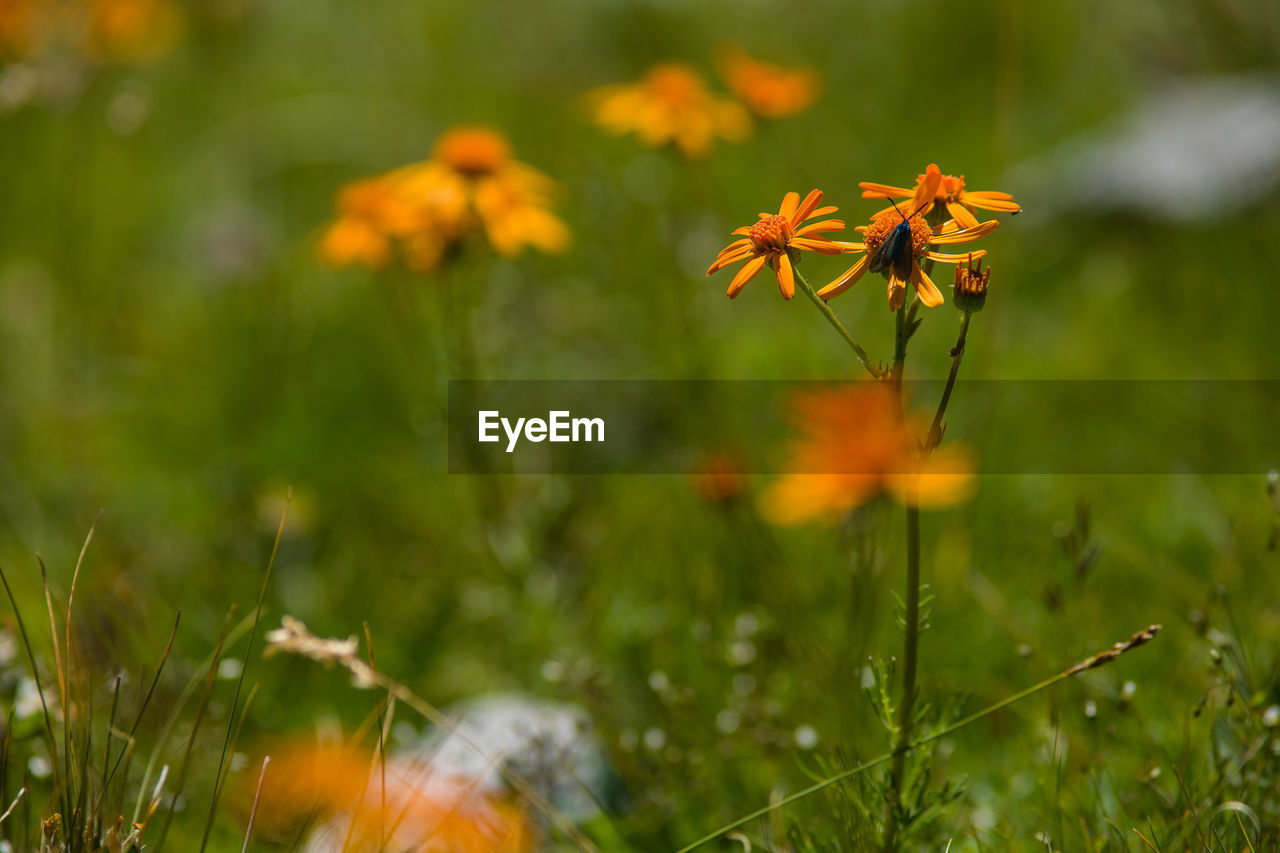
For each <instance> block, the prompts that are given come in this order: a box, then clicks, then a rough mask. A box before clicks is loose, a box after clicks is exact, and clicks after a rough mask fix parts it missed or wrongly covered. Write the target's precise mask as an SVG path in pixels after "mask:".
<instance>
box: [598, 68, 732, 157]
mask: <svg viewBox="0 0 1280 853" xmlns="http://www.w3.org/2000/svg"><path fill="white" fill-rule="evenodd" d="M588 100H589V102H590V103H591V105H592V107H593V112H594V116H595V122H596V124H597V125H599V126H600V127H601V128H603V129H604V130H605V131H606V132H608V133H612V134H615V135H618V136H621V135H623V134H626V133H634V134H636V135H637V136H639V137H640V140H641V142H643V143H644V144H645V145H649V146H652V147H655V148H656V147H659V146H662V145H666V144H672V145H674V146H675V147H676V148H678V149H679V150H680V151H681V153H683V154H684V155H685V156H687V157H701V156H703V155H705V154H706V153H707V152H709V151H710V150H711V147H712V145H713V144H715V141H716V140H717V139H725V140H729V141H736V140H740V139H743V138H745V137H746V136H747V134H748V133H750V131H751V116H750V115H749V114H748V113H747V111H746V110H745V109H744V108H743V107H742V105H741V104H736V103H734V102H733V101H730V100H727V99H724V98H718V97H716V96H715V95H713V94H711V92H710V91H708V89H707V86H706V83H705V82H704V81H703V79H702V76H701V75H699V74H698V72H697V71H695V70H694V69H692V68H690V67H689V66H687V65H683V64H680V63H676V62H668V63H663V64H661V65H656V66H654V67H653V68H651V69H649V71H648V72H647V73H646V74H645V75H644V77H642V78H641V79H640V81H639V82H638V83H632V84H626V85H617V86H604V87H602V88H599V89H596V90H595V91H593V92H591V93H590V94H589V95H588Z"/></svg>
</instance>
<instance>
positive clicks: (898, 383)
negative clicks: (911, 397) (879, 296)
mask: <svg viewBox="0 0 1280 853" xmlns="http://www.w3.org/2000/svg"><path fill="white" fill-rule="evenodd" d="M893 316H894V323H895V324H896V329H895V332H894V335H893V368H892V369H891V370H890V372H889V379H890V380H891V381H892V382H893V384H894V387H895V388H896V390H897V392H898V400H899V401H901V400H902V367H903V365H904V364H905V363H906V361H907V306H906V305H903V306H902V307H901V308H899V309H898V310H897V311H896V312H895V313H894V315H893Z"/></svg>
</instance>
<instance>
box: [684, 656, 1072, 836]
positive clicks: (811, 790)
mask: <svg viewBox="0 0 1280 853" xmlns="http://www.w3.org/2000/svg"><path fill="white" fill-rule="evenodd" d="M1082 671H1083V670H1081V669H1080V668H1079V666H1078V665H1077V666H1073V667H1071V668H1070V669H1064V670H1063V671H1062V672H1059V673H1058V674H1057V675H1054V676H1051V677H1049V678H1046V679H1045V680H1044V681H1041V682H1039V683H1038V684H1033V685H1031V686H1030V687H1028V688H1026V689H1025V690H1020V691H1018V692H1017V693H1014V694H1013V695H1012V696H1006V697H1005V698H1003V699H1001V700H1000V701H999V702H995V703H993V704H991V705H988V706H987V707H985V708H983V709H982V710H981V711H977V712H975V713H972V714H970V715H969V716H967V717H964V718H963V719H960V720H957V721H956V722H954V723H952V724H951V725H949V726H946V727H944V728H941V729H938V730H937V731H936V732H933V733H931V734H928V735H925V736H924V737H922V738H920V739H919V740H917V741H912V742H908V743H907V745H906V746H905V747H903V748H902V751H903V752H910V751H911V750H913V749H918V748H919V747H922V746H924V745H925V744H928V743H932V742H933V741H935V740H938V739H940V738H944V737H946V736H947V735H950V734H953V733H955V732H957V731H959V730H960V729H963V728H964V727H966V726H968V725H971V724H973V723H976V722H977V721H978V720H981V719H982V718H983V717H989V716H991V715H992V714H994V713H995V712H997V711H1000V710H1003V709H1004V708H1007V707H1009V706H1010V705H1012V704H1014V703H1015V702H1021V701H1022V700H1023V699H1026V698H1027V697H1029V696H1034V695H1035V694H1037V693H1039V692H1040V691H1041V690H1046V689H1048V688H1050V687H1052V686H1053V685H1055V684H1057V683H1058V682H1059V681H1063V680H1064V679H1067V678H1070V677H1071V676H1072V675H1075V674H1076V673H1078V672H1082ZM897 754H898V751H897V750H895V751H893V752H886V753H885V754H884V755H881V756H879V757H878V758H873V759H871V760H870V761H864V762H863V763H862V764H859V765H858V766H856V767H851V768H849V769H848V770H844V771H841V772H840V773H837V774H836V775H834V776H830V777H828V778H826V779H823V780H822V781H821V782H817V783H815V784H813V785H810V786H809V787H808V788H804V789H802V790H800V791H796V792H795V793H794V794H792V795H790V796H788V797H783V798H782V799H780V800H778V801H777V802H774V803H770V804H769V805H767V806H765V807H764V808H762V809H757V810H756V811H754V812H752V813H751V814H749V815H747V816H746V817H742V818H738V819H737V820H735V821H734V822H733V823H729V824H725V825H724V826H722V827H720V828H719V829H717V830H716V831H715V832H712V833H711V834H710V835H707V836H704V837H703V838H700V839H698V840H697V841H695V842H694V843H692V844H690V845H689V846H688V847H682V848H680V850H678V851H676V853H690V851H692V850H696V849H698V848H699V847H701V846H703V845H704V844H708V843H710V842H712V841H715V840H716V839H717V838H719V837H720V836H722V835H724V834H725V833H726V832H731V831H733V830H735V829H737V828H738V827H740V826H743V825H745V824H748V823H751V822H752V821H753V820H757V819H759V818H762V817H764V816H765V815H767V814H769V813H770V812H772V811H775V810H776V809H780V808H782V807H783V806H788V805H791V804H792V803H794V802H797V801H799V800H803V799H804V798H805V797H808V796H811V795H813V794H816V793H818V792H819V791H822V790H825V789H826V788H830V787H831V786H832V785H834V784H836V783H837V782H843V781H844V780H845V779H848V778H850V777H852V776H857V775H858V774H859V773H863V772H865V771H867V770H870V769H872V768H873V767H879V766H880V765H881V764H884V763H885V762H886V761H889V760H891V759H893V758H894V757H895V756H896V755H897Z"/></svg>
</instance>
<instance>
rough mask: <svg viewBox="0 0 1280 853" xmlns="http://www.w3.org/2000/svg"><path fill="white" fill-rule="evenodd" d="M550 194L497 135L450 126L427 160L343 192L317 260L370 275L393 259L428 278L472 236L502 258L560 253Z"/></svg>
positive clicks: (563, 240)
mask: <svg viewBox="0 0 1280 853" xmlns="http://www.w3.org/2000/svg"><path fill="white" fill-rule="evenodd" d="M554 194H555V184H554V182H553V181H552V180H551V179H550V178H549V177H547V176H546V175H545V174H543V173H542V172H540V171H538V170H537V169H534V168H533V167H532V166H527V165H525V164H523V163H520V162H518V161H516V160H514V159H512V158H511V146H510V144H509V143H508V142H507V140H506V139H505V138H504V137H503V136H502V135H501V134H499V133H497V132H496V131H493V130H489V129H487V128H480V127H457V128H453V129H452V130H449V131H447V132H446V133H445V134H444V135H442V136H441V137H440V140H439V141H438V142H437V143H436V147H435V150H434V152H433V156H432V158H431V159H429V160H424V161H422V162H419V163H412V164H410V165H407V166H402V167H400V168H398V169H395V170H393V171H390V172H387V173H386V174H384V175H380V176H378V177H375V178H370V179H366V180H362V181H356V182H355V183H353V184H350V185H348V186H347V187H346V188H344V189H343V191H342V192H341V193H340V194H339V198H338V213H339V215H338V218H337V219H336V220H335V221H334V222H333V223H332V224H331V225H330V226H329V228H328V229H327V231H326V232H325V236H324V238H323V240H322V241H321V245H320V255H321V257H322V258H324V260H326V261H327V262H329V263H331V264H333V265H335V266H346V265H351V264H358V265H362V266H366V267H369V268H371V269H381V268H383V267H385V266H387V264H388V263H390V261H391V260H392V259H393V258H398V259H399V260H400V261H401V262H402V263H403V264H404V265H405V267H406V268H408V269H410V270H412V271H414V272H428V271H430V270H432V269H434V268H435V267H436V266H438V265H439V264H440V263H441V262H442V261H443V260H444V259H445V258H446V257H448V256H449V254H450V252H451V251H452V250H453V249H455V248H456V247H457V246H458V245H459V244H460V243H461V242H462V241H463V240H464V239H465V238H466V237H467V235H468V234H469V233H471V232H472V231H473V230H475V231H479V232H482V233H483V234H484V235H485V237H486V238H487V240H488V242H489V244H490V245H491V246H492V247H493V249H494V251H496V252H498V253H499V254H501V255H503V256H506V257H514V256H516V255H518V254H520V253H521V252H522V251H523V250H524V249H525V248H526V247H529V246H532V247H534V248H536V249H539V250H541V251H543V252H548V253H556V252H562V251H564V250H565V249H566V248H568V245H569V242H570V234H569V229H568V227H567V226H566V225H565V224H564V222H563V221H562V220H561V219H560V218H559V217H558V216H556V214H555V212H554V201H553V196H554Z"/></svg>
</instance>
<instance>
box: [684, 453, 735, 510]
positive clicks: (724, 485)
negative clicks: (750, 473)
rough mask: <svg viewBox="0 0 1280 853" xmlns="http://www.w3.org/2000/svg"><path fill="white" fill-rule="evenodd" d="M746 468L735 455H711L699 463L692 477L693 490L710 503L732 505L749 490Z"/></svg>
mask: <svg viewBox="0 0 1280 853" xmlns="http://www.w3.org/2000/svg"><path fill="white" fill-rule="evenodd" d="M744 467H745V466H744V465H743V461H742V459H741V458H740V457H739V456H738V455H737V454H735V453H730V452H726V451H721V452H717V453H710V454H708V455H706V456H704V457H703V458H702V459H701V460H699V461H698V463H697V465H696V467H695V468H694V470H693V472H692V474H691V475H690V479H691V481H692V484H693V490H694V491H695V492H697V493H698V496H699V497H701V498H702V499H703V500H705V501H707V502H708V503H715V504H727V503H732V502H733V501H735V500H737V499H738V498H739V497H741V496H742V493H743V492H745V491H746V489H747V477H746V474H745V473H744V471H743V469H744Z"/></svg>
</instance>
